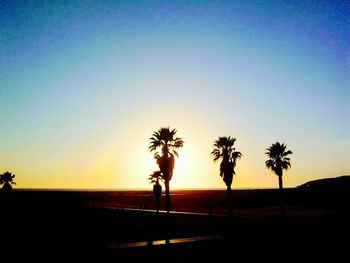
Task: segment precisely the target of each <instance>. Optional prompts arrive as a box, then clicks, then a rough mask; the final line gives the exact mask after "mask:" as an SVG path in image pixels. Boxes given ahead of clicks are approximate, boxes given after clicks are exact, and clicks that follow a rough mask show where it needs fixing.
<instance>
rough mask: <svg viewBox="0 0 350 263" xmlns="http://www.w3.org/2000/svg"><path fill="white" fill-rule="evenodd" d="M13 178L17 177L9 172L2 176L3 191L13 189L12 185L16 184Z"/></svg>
mask: <svg viewBox="0 0 350 263" xmlns="http://www.w3.org/2000/svg"><path fill="white" fill-rule="evenodd" d="M13 178H15V175H14V174H12V173H11V172H8V171H6V172H4V173H3V174H0V185H1V184H3V187H2V189H3V190H5V191H8V190H11V189H12V186H11V185H12V184H16V183H15V182H14V181H13Z"/></svg>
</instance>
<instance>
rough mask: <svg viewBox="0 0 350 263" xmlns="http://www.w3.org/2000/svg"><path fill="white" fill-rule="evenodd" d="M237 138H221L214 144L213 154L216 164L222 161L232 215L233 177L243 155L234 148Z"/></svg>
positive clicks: (223, 176)
mask: <svg viewBox="0 0 350 263" xmlns="http://www.w3.org/2000/svg"><path fill="white" fill-rule="evenodd" d="M235 141H236V138H231V137H230V136H228V137H219V139H217V140H216V141H215V142H214V150H213V151H212V152H211V154H212V155H213V156H214V162H215V161H217V160H219V159H220V158H221V159H222V161H221V163H220V176H221V177H222V179H223V181H224V182H225V184H226V186H227V197H228V205H229V211H230V214H232V191H231V184H232V180H233V175H235V174H236V173H235V167H236V162H237V160H238V159H240V158H241V157H242V153H241V152H238V151H236V148H234V147H233V146H234V143H235Z"/></svg>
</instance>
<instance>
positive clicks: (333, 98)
mask: <svg viewBox="0 0 350 263" xmlns="http://www.w3.org/2000/svg"><path fill="white" fill-rule="evenodd" d="M23 2H24V1H1V2H0V118H1V123H0V171H5V170H9V171H12V172H13V173H15V174H16V179H17V180H16V181H17V183H18V187H48V188H51V187H73V188H134V187H149V185H148V183H147V177H148V174H149V173H150V172H151V171H152V169H153V168H154V167H152V163H153V160H152V157H151V155H150V154H149V153H148V151H147V146H148V142H149V141H148V138H149V137H150V136H151V134H152V132H153V131H154V130H157V129H158V128H160V127H162V126H168V125H169V126H171V127H175V128H177V129H178V135H179V136H181V137H183V138H184V140H185V142H186V144H185V147H184V149H183V151H182V152H181V151H180V159H179V160H178V163H177V164H178V168H177V169H178V170H175V175H176V171H178V172H177V173H178V174H177V175H176V176H174V180H173V186H174V187H213V188H215V187H224V183H223V182H222V181H221V178H220V177H219V175H218V169H219V165H218V164H215V163H213V162H212V158H211V156H210V152H211V150H212V144H213V142H214V140H215V139H216V138H217V137H218V136H232V137H236V138H237V145H236V146H237V149H238V150H240V151H241V152H242V153H243V158H242V159H241V160H240V161H239V162H238V164H237V177H236V178H235V181H234V183H233V187H234V188H235V187H238V188H241V187H253V188H255V187H276V186H277V178H276V176H274V175H272V174H271V172H269V171H268V170H267V169H266V168H265V166H264V161H265V159H266V157H265V156H264V152H265V149H266V148H267V147H269V146H270V145H271V144H272V143H274V142H276V141H280V142H284V143H286V144H287V145H288V148H289V149H291V150H292V151H293V152H294V155H293V156H292V169H291V170H290V171H288V172H287V173H286V174H285V177H284V180H285V185H286V186H295V185H298V184H301V183H303V182H305V181H307V180H313V179H318V178H323V177H333V176H338V175H342V174H350V135H349V134H350V121H349V116H350V91H349V89H350V88H349V87H350V85H349V84H350V81H349V76H350V65H349V63H350V49H349V42H350V24H349V22H350V21H349V15H350V4H349V2H348V1H71V2H70V3H67V2H68V1H25V3H23ZM181 158H182V159H181Z"/></svg>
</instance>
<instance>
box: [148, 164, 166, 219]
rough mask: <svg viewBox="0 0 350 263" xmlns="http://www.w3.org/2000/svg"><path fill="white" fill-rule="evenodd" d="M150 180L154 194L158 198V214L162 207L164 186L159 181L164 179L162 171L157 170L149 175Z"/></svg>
mask: <svg viewBox="0 0 350 263" xmlns="http://www.w3.org/2000/svg"><path fill="white" fill-rule="evenodd" d="M148 180H149V181H150V183H151V184H153V194H154V197H155V198H156V209H157V215H158V213H159V207H160V196H161V194H162V186H161V185H160V184H159V181H161V180H163V178H162V173H161V172H160V171H155V172H153V173H151V174H150V175H149V178H148Z"/></svg>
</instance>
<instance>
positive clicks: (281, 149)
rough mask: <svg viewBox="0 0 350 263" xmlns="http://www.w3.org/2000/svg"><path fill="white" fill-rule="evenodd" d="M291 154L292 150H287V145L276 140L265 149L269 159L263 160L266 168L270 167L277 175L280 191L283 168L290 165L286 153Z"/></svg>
mask: <svg viewBox="0 0 350 263" xmlns="http://www.w3.org/2000/svg"><path fill="white" fill-rule="evenodd" d="M290 154H293V152H292V151H290V150H288V151H287V145H285V144H284V143H282V144H280V143H279V142H276V143H274V144H272V145H271V146H270V148H267V149H266V155H267V156H268V157H269V159H268V160H267V161H266V162H265V165H266V167H267V168H268V169H271V170H272V171H273V172H274V173H275V174H276V175H277V176H278V185H279V189H280V192H282V190H283V183H282V176H283V170H287V169H288V168H290V167H291V164H290V158H289V157H288V155H290Z"/></svg>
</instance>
